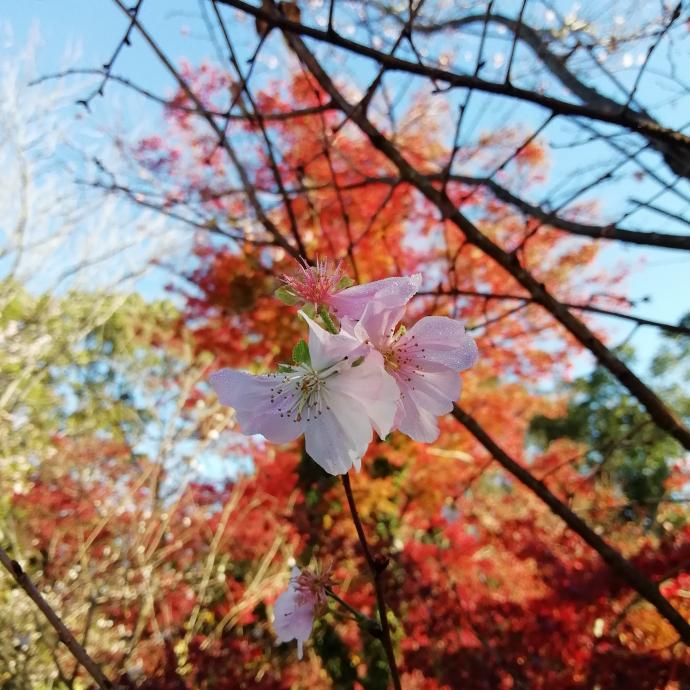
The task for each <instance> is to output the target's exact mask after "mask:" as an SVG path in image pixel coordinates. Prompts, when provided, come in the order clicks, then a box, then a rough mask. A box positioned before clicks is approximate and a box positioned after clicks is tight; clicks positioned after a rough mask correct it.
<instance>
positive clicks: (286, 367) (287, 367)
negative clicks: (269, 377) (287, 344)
mask: <svg viewBox="0 0 690 690" xmlns="http://www.w3.org/2000/svg"><path fill="white" fill-rule="evenodd" d="M292 371H294V369H293V367H292V365H291V364H283V363H282V362H281V363H280V364H279V365H278V373H279V374H289V373H290V372H292Z"/></svg>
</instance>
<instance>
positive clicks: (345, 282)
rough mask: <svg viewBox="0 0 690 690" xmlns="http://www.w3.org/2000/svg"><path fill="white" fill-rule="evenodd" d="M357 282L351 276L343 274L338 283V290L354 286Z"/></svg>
mask: <svg viewBox="0 0 690 690" xmlns="http://www.w3.org/2000/svg"><path fill="white" fill-rule="evenodd" d="M354 284H355V281H354V280H352V278H350V276H343V277H342V278H341V279H340V280H339V281H338V284H337V286H336V287H337V288H338V290H344V289H345V288H349V287H352V286H353V285H354Z"/></svg>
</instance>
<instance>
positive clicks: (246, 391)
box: [209, 369, 303, 443]
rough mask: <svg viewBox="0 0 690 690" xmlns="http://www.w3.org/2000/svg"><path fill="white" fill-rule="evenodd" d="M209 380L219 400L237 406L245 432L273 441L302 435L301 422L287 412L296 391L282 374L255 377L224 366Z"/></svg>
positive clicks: (224, 403) (283, 440)
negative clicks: (284, 381)
mask: <svg viewBox="0 0 690 690" xmlns="http://www.w3.org/2000/svg"><path fill="white" fill-rule="evenodd" d="M209 382H210V383H211V386H212V387H213V389H214V390H215V391H216V394H217V395H218V399H219V400H220V402H221V403H223V405H228V406H230V407H234V408H235V414H236V417H237V421H238V422H239V425H240V428H241V429H242V433H243V434H246V435H248V436H251V435H253V434H262V435H263V436H265V437H266V438H267V439H268V440H269V441H273V442H274V443H288V442H289V441H294V440H295V439H296V438H297V437H298V436H300V435H301V434H302V431H303V428H302V425H301V423H300V422H296V421H295V420H294V417H293V416H290V417H288V416H287V415H286V414H285V411H286V410H287V409H288V408H289V407H290V405H291V404H292V401H293V400H294V399H295V396H296V393H295V392H294V391H293V390H292V389H291V387H290V386H286V385H285V384H284V383H283V378H282V377H281V376H252V375H251V374H247V373H246V372H244V371H235V370H234V369H221V370H220V371H216V372H215V373H213V374H211V376H210V377H209ZM277 391H281V392H282V394H277Z"/></svg>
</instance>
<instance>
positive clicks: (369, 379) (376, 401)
mask: <svg viewBox="0 0 690 690" xmlns="http://www.w3.org/2000/svg"><path fill="white" fill-rule="evenodd" d="M302 317H303V318H304V319H305V320H306V322H307V323H308V325H309V354H310V358H311V361H310V362H309V363H302V364H297V365H294V366H292V367H291V368H290V369H289V371H286V372H284V373H280V374H272V375H267V376H254V375H252V374H248V373H246V372H243V371H236V370H233V369H221V370H220V371H218V372H216V373H214V374H212V375H211V377H210V383H211V385H212V386H213V388H214V390H215V391H216V393H217V395H218V398H219V399H220V401H221V403H223V404H224V405H229V406H231V407H234V408H235V412H236V416H237V421H238V422H239V424H240V427H241V429H242V432H243V433H244V434H247V435H251V434H262V435H263V436H265V437H266V438H267V439H268V440H269V441H273V442H274V443H287V442H289V441H293V440H294V439H296V438H298V437H299V436H301V435H302V434H304V437H305V445H306V451H307V453H308V454H309V455H310V456H311V457H312V458H313V459H314V460H315V461H316V462H317V463H318V464H319V465H321V467H323V469H324V470H326V472H329V473H330V474H334V475H335V474H344V473H346V472H347V471H348V470H349V469H350V468H351V467H352V466H353V465H354V467H355V468H356V469H357V470H359V468H360V463H361V458H362V455H364V453H365V452H366V450H367V448H368V446H369V443H370V441H371V438H372V427H373V429H375V430H376V432H377V433H378V434H379V436H381V437H384V436H386V435H387V434H388V433H389V432H390V430H391V428H392V425H393V420H394V417H395V414H396V409H397V404H398V399H399V397H400V392H399V390H398V386H397V385H396V383H395V380H394V379H393V377H392V376H391V375H389V374H388V373H387V372H386V369H385V367H384V362H383V357H382V355H381V354H380V353H378V352H376V351H375V350H372V349H371V348H367V347H366V346H364V345H363V344H362V343H361V342H360V341H359V340H357V339H356V338H354V337H353V336H352V335H349V334H347V333H343V332H341V333H340V334H337V335H335V334H332V333H328V332H327V331H325V330H324V329H323V328H321V326H319V325H318V324H317V323H315V322H314V321H312V320H311V319H310V318H309V317H308V316H306V315H305V314H302Z"/></svg>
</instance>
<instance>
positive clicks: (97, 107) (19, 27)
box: [0, 0, 690, 360]
mask: <svg viewBox="0 0 690 690" xmlns="http://www.w3.org/2000/svg"><path fill="white" fill-rule="evenodd" d="M560 4H561V5H562V6H563V7H564V10H567V9H568V7H570V5H572V3H560ZM314 5H318V0H316V2H312V6H314ZM503 5H510V3H503ZM575 5H576V3H575ZM566 6H567V7H566ZM226 16H227V17H228V19H229V24H230V26H231V29H230V30H231V33H232V34H233V37H234V38H237V39H238V40H239V43H240V44H242V43H243V41H244V39H245V37H246V41H244V43H245V44H246V45H249V43H251V42H252V41H253V40H254V31H253V27H251V25H248V20H246V19H245V20H244V22H241V21H240V16H239V15H238V14H237V13H235V12H233V11H229V12H228V13H227V15H226ZM141 19H142V21H143V23H144V24H145V25H147V26H148V27H149V28H153V29H155V33H156V36H157V38H158V39H159V40H160V42H161V44H162V45H163V46H164V48H165V49H166V51H167V52H168V55H169V56H171V57H173V58H174V59H176V60H179V59H180V58H183V57H184V58H187V59H189V60H190V61H191V62H199V61H200V60H202V59H204V58H208V57H211V58H212V59H213V58H214V53H213V46H212V45H211V44H210V42H209V40H208V36H207V34H206V33H205V28H204V25H203V23H202V22H201V21H200V19H199V5H198V3H197V2H194V1H193V0H188V1H187V2H184V1H181V0H174V1H173V2H169V1H167V0H148V1H147V2H145V3H144V6H143V11H142V14H141ZM0 22H1V23H2V24H3V25H4V29H5V31H7V27H8V26H11V27H12V31H13V32H14V34H15V36H16V38H17V39H20V40H21V38H22V37H24V36H27V35H28V34H29V31H30V29H31V27H32V26H34V27H35V26H38V28H39V30H40V34H41V36H42V45H41V48H40V51H39V53H38V61H39V65H38V71H39V73H47V72H52V71H55V70H58V69H59V68H60V66H61V64H62V59H63V56H64V55H65V53H66V51H68V50H69V51H74V50H75V48H78V53H77V54H78V55H79V57H78V59H77V60H76V65H79V66H84V67H96V66H99V65H101V64H103V63H104V62H105V61H107V60H108V59H109V58H110V56H111V54H112V51H113V49H114V47H115V45H116V44H117V41H118V40H119V38H120V36H121V35H122V33H123V32H124V29H125V27H126V19H125V18H124V17H123V16H122V14H121V12H120V11H119V10H118V9H117V8H116V7H115V5H114V3H113V2H112V1H111V0H63V1H62V2H59V3H58V2H54V1H53V0H16V1H8V0H5V1H4V2H3V3H2V6H1V8H0ZM250 27H251V30H249V29H250ZM248 42H249V43H248ZM324 50H326V49H324ZM492 52H493V55H494V60H493V61H494V65H495V64H496V63H498V62H500V60H497V59H496V58H495V56H496V54H498V53H500V52H501V42H500V36H498V37H496V39H495V46H491V45H490V46H489V54H490V55H491V54H492ZM11 56H12V53H11V51H10V52H9V53H8V52H7V51H6V50H5V49H4V48H0V61H2V60H7V59H12V58H11ZM272 56H273V57H272ZM272 59H273V60H275V53H271V52H270V51H269V52H268V53H267V59H266V62H265V63H264V64H261V65H259V66H258V68H257V77H258V78H259V79H262V78H264V77H265V76H271V74H272V70H273V69H274V68H275V66H276V65H275V64H271V60H272ZM631 59H633V60H634V59H635V56H633V57H632V58H631ZM360 63H361V61H360ZM348 64H350V66H351V65H352V64H355V63H348ZM516 64H519V63H516ZM490 68H491V66H490V67H489V69H490ZM367 69H369V68H365V67H363V66H362V67H361V68H360V72H359V75H360V76H361V75H362V74H364V75H366V74H367ZM115 72H117V73H118V74H122V75H127V76H130V77H131V76H136V80H137V82H138V83H140V84H142V85H144V86H147V87H149V88H151V89H153V90H154V91H155V92H156V93H159V94H161V95H165V94H166V93H170V91H171V89H172V87H173V84H172V81H171V79H170V77H169V75H168V74H167V73H166V72H165V70H164V68H163V67H162V66H161V65H160V63H159V62H158V61H157V59H156V58H155V56H153V55H152V54H151V53H150V51H149V50H148V48H147V47H146V46H144V45H142V41H141V40H140V39H137V38H136V37H135V38H134V41H133V45H132V47H128V48H126V49H125V50H123V51H122V52H121V54H120V56H119V58H118V62H117V67H116V69H115ZM623 78H625V74H624V75H623ZM480 98H481V97H480ZM520 107H522V106H520ZM509 109H510V104H509V103H508V105H507V106H506V109H502V108H498V109H496V110H493V109H492V115H488V114H487V115H486V117H484V118H475V124H474V126H475V129H481V128H482V127H483V128H490V127H491V126H492V119H491V117H493V118H494V120H493V121H494V122H496V123H500V122H501V121H502V118H506V117H508V114H507V110H509ZM515 109H517V108H515ZM92 110H93V117H94V118H95V119H98V118H103V117H105V118H106V119H107V117H108V116H109V115H111V114H112V112H114V111H116V112H118V113H120V117H121V118H122V119H123V120H124V126H127V125H128V122H127V121H128V120H131V124H132V126H135V125H136V126H139V127H144V128H146V127H148V128H149V129H150V130H151V131H155V129H156V127H157V123H158V122H160V120H159V119H158V111H157V109H156V108H155V107H154V106H152V105H151V104H150V103H148V102H147V101H146V100H144V99H140V98H133V97H131V94H128V93H126V92H124V91H123V89H121V88H119V87H117V86H115V85H112V84H111V85H109V86H108V91H107V93H106V97H105V98H96V99H94V100H93V101H92ZM480 112H481V110H480ZM668 116H669V121H677V120H678V117H680V115H679V113H677V112H675V111H673V110H671V109H669V111H668ZM542 117H543V112H542V113H539V112H537V111H534V112H532V111H530V112H529V113H527V114H526V115H524V116H523V119H524V121H527V122H530V121H532V122H534V123H535V124H536V123H537V122H538V121H539V120H540V118H542ZM595 155H596V152H593V151H592V150H590V149H588V148H587V147H581V148H579V149H576V150H573V151H571V152H569V160H568V161H567V163H568V164H570V165H571V166H573V168H572V169H575V168H576V167H577V166H582V165H585V164H586V163H587V159H588V157H589V156H595ZM563 160H564V159H563V157H561V158H560V159H558V161H557V162H558V164H557V165H556V166H554V167H555V168H556V170H560V171H561V172H560V174H564V173H563V171H568V170H570V168H568V166H567V165H566V164H565V163H562V161H563ZM556 174H558V173H556ZM626 184H629V182H628V183H626ZM645 184H646V183H645V182H640V185H639V189H636V190H635V194H637V195H638V196H642V197H644V196H645V193H646V192H645ZM626 191H627V190H626ZM619 197H620V198H622V197H621V191H620V190H617V189H615V188H614V189H613V190H612V192H611V194H610V196H608V197H607V198H606V199H604V200H603V203H604V206H605V210H607V211H609V212H611V213H612V214H613V213H614V212H615V210H616V206H617V204H618V199H619ZM607 206H608V208H606V207H607ZM644 220H645V218H644V217H643V216H640V218H639V221H640V223H641V222H642V221H644ZM654 222H655V227H656V228H658V229H659V230H662V231H664V230H667V231H668V229H667V228H664V227H659V222H658V217H656V218H655V219H654ZM640 223H638V225H639V224H640ZM671 231H672V230H671ZM641 262H643V266H642V267H641V268H640V269H639V270H636V271H635V273H634V274H633V276H632V278H631V279H630V281H629V295H630V296H631V297H632V298H633V299H639V298H641V297H643V296H650V297H651V301H650V302H649V303H646V304H641V305H639V306H638V307H637V308H636V309H635V313H637V314H639V315H641V316H647V317H650V318H655V319H659V320H667V321H671V322H674V321H677V320H678V318H679V317H680V316H682V315H683V313H685V311H687V310H688V308H689V305H688V300H687V295H688V294H690V290H689V289H688V288H690V279H689V278H688V275H690V258H689V257H688V256H687V255H683V254H681V253H679V252H672V251H668V250H654V249H652V248H646V247H645V248H637V247H633V246H625V245H620V244H615V243H611V244H609V245H608V246H607V248H606V249H605V251H604V252H603V256H602V265H603V266H604V267H614V266H616V265H618V264H620V263H623V264H626V265H634V266H637V265H638V264H640V263H641ZM166 281H167V277H166V276H165V275H162V274H155V275H152V276H149V277H148V278H147V281H146V282H144V283H141V284H140V287H141V289H143V290H144V291H145V292H146V293H147V294H155V293H156V292H157V291H158V290H159V288H160V287H161V286H162V285H163V283H164V282H166ZM608 324H610V325H613V324H616V333H617V334H618V335H619V337H620V338H623V337H624V336H625V335H626V334H627V333H628V332H629V330H630V327H629V326H628V325H626V324H624V323H623V324H617V322H613V321H611V320H609V321H608ZM614 342H615V340H614ZM657 342H658V337H657V334H656V332H655V330H654V329H651V328H640V329H638V331H637V333H636V335H635V338H634V340H633V343H634V344H635V345H636V346H637V348H638V350H639V351H640V353H641V355H642V358H643V360H646V359H647V357H646V353H650V352H651V351H652V350H653V349H654V348H655V346H656V344H657Z"/></svg>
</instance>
